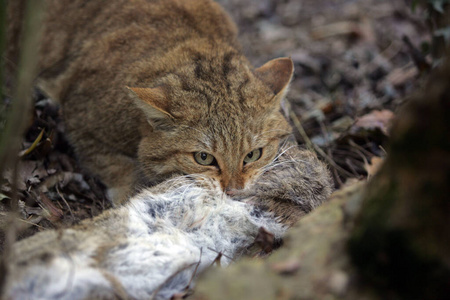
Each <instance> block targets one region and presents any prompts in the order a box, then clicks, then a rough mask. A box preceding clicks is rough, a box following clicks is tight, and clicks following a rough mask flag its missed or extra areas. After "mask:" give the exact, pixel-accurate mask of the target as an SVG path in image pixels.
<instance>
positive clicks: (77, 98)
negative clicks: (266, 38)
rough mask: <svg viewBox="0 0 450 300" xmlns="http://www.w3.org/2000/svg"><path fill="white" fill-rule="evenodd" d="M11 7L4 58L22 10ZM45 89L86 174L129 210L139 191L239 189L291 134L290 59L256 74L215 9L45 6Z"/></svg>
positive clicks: (139, 4)
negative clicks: (200, 179)
mask: <svg viewBox="0 0 450 300" xmlns="http://www.w3.org/2000/svg"><path fill="white" fill-rule="evenodd" d="M21 3H22V4H23V1H19V0H17V1H9V12H10V13H9V16H10V21H9V24H10V26H9V43H8V46H7V52H6V54H7V56H8V57H9V58H10V60H12V61H16V60H17V49H18V40H19V38H18V36H19V32H20V22H19V20H20V19H21V18H20V15H21V10H20V6H21ZM46 7H47V12H46V16H45V20H44V26H45V28H44V34H43V38H42V44H41V48H40V52H39V53H40V58H39V70H40V72H39V78H38V86H39V87H40V88H41V89H42V91H43V92H44V93H45V94H46V95H48V96H49V97H50V98H52V99H54V100H56V101H58V102H60V103H61V105H62V112H63V117H64V120H65V126H66V132H67V135H68V137H69V140H70V142H71V144H72V145H73V146H74V148H75V152H76V154H77V155H78V157H79V159H80V161H81V162H82V164H83V165H84V166H85V167H86V168H87V169H88V170H90V171H91V172H93V173H95V174H97V175H98V176H99V177H100V178H101V179H102V180H103V181H104V183H106V185H107V186H108V188H109V191H110V194H111V197H112V198H113V201H114V202H115V203H116V204H117V203H122V202H123V201H125V199H127V195H129V194H133V192H134V190H135V188H136V187H137V186H139V185H151V184H154V183H157V182H160V181H162V180H164V179H165V178H168V177H170V176H171V175H172V174H203V175H204V176H207V177H210V178H213V179H214V180H216V181H218V182H219V183H220V186H221V188H222V190H223V191H225V192H232V191H234V190H239V189H243V188H245V187H247V186H248V184H249V183H250V182H252V181H254V178H255V177H256V176H257V174H258V173H259V172H260V170H261V169H262V168H263V167H264V166H266V165H267V164H268V163H269V162H271V161H272V160H273V158H274V157H275V154H276V152H277V149H278V146H279V144H280V141H283V140H284V139H285V138H286V137H287V136H288V135H289V134H290V133H291V129H290V126H289V125H288V123H287V121H286V120H285V119H284V117H283V116H282V114H281V113H280V101H281V100H282V98H283V96H284V94H285V92H286V90H287V88H288V84H289V81H290V79H291V76H292V73H293V63H292V61H291V59H290V58H278V59H274V60H271V61H269V62H267V63H266V64H264V65H263V66H261V67H259V68H253V67H252V66H251V64H250V63H249V61H248V60H247V59H246V58H245V56H244V55H243V54H242V52H241V50H240V46H239V44H238V42H237V39H236V36H237V29H236V26H235V24H234V23H233V22H232V20H231V19H230V17H229V16H228V14H227V13H226V12H225V11H224V10H223V9H222V8H221V7H220V6H219V5H218V4H217V3H215V2H214V1H211V0H133V1H130V0H107V1H106V0H103V1H101V0H96V1H87V0H47V1H46Z"/></svg>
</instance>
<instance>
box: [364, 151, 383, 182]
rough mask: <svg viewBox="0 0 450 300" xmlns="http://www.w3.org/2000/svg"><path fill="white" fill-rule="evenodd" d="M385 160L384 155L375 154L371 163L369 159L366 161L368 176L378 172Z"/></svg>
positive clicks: (365, 167)
mask: <svg viewBox="0 0 450 300" xmlns="http://www.w3.org/2000/svg"><path fill="white" fill-rule="evenodd" d="M383 161H384V158H383V157H378V156H374V157H372V159H371V160H370V164H369V163H368V162H367V161H366V162H364V169H366V171H367V178H370V177H372V176H373V175H375V174H376V173H377V172H378V170H379V169H380V167H381V165H382V164H383Z"/></svg>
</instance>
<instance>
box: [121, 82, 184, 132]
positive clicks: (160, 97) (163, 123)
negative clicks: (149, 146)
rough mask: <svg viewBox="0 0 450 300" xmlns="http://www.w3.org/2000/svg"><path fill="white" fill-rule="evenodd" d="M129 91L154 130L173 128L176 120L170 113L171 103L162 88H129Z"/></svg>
mask: <svg viewBox="0 0 450 300" xmlns="http://www.w3.org/2000/svg"><path fill="white" fill-rule="evenodd" d="M127 89H128V90H129V91H130V94H131V96H132V97H133V98H134V100H135V103H136V105H137V106H138V107H139V108H140V109H141V110H142V111H143V112H144V114H145V116H146V117H147V120H148V122H149V123H150V125H152V127H153V128H155V129H169V128H171V127H172V125H173V121H174V119H175V118H174V117H173V116H172V115H171V114H170V112H169V101H167V97H166V95H165V93H164V89H163V88H162V87H156V88H136V87H127Z"/></svg>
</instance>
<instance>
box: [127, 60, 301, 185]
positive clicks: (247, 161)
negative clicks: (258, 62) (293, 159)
mask: <svg viewBox="0 0 450 300" xmlns="http://www.w3.org/2000/svg"><path fill="white" fill-rule="evenodd" d="M229 56H231V57H228V58H227V57H226V54H225V57H223V58H221V59H218V60H216V59H213V58H211V59H208V58H204V57H202V58H199V60H198V61H197V62H196V63H194V64H190V65H188V66H186V67H184V68H181V69H180V70H178V71H177V72H175V73H171V74H169V75H167V76H164V77H163V78H162V79H161V80H160V81H158V84H157V86H156V87H153V88H130V90H131V91H132V94H133V97H135V99H136V103H137V104H138V106H139V107H140V108H141V109H142V111H143V112H144V115H145V119H146V122H145V124H143V125H142V126H143V127H142V135H143V137H142V141H141V144H140V146H139V150H138V158H139V161H140V165H141V167H142V172H143V174H144V175H145V176H146V177H147V180H150V181H158V180H160V179H162V178H164V177H166V176H169V175H170V174H173V173H182V174H203V175H206V176H208V177H211V178H214V179H216V180H217V181H218V182H220V185H221V187H222V189H223V190H224V191H228V190H232V189H242V188H244V187H245V186H246V185H247V184H248V183H249V182H252V179H254V178H255V177H256V176H257V175H258V174H259V172H260V171H261V169H262V168H264V167H265V166H266V165H267V164H268V163H270V162H271V161H272V160H273V159H274V157H275V155H276V153H277V150H278V146H279V143H280V141H282V140H283V139H285V138H286V137H287V136H288V135H289V134H290V132H291V128H290V126H289V124H288V123H287V121H286V120H285V118H284V117H283V115H282V114H281V112H280V101H281V100H282V98H283V96H284V94H285V93H286V90H287V87H288V85H289V82H290V80H291V77H292V73H293V63H292V60H291V59H290V58H279V59H274V60H271V61H269V62H267V63H266V64H264V65H263V66H261V67H260V68H257V69H253V70H252V69H250V68H249V67H248V65H249V64H248V63H246V61H244V60H243V59H242V58H239V57H233V56H232V55H229Z"/></svg>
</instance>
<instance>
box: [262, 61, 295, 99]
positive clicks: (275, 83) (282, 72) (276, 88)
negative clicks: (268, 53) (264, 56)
mask: <svg viewBox="0 0 450 300" xmlns="http://www.w3.org/2000/svg"><path fill="white" fill-rule="evenodd" d="M293 72H294V63H293V62H292V59H291V58H290V57H282V58H276V59H272V60H271V61H268V62H266V63H265V64H264V65H262V66H261V67H259V68H257V69H256V70H255V74H256V76H257V77H258V78H259V79H261V80H262V81H263V82H264V83H265V84H266V85H267V86H268V87H269V88H270V89H271V90H272V91H273V93H274V94H275V95H284V93H285V92H286V91H287V87H288V86H289V82H290V81H291V78H292V74H293Z"/></svg>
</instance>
